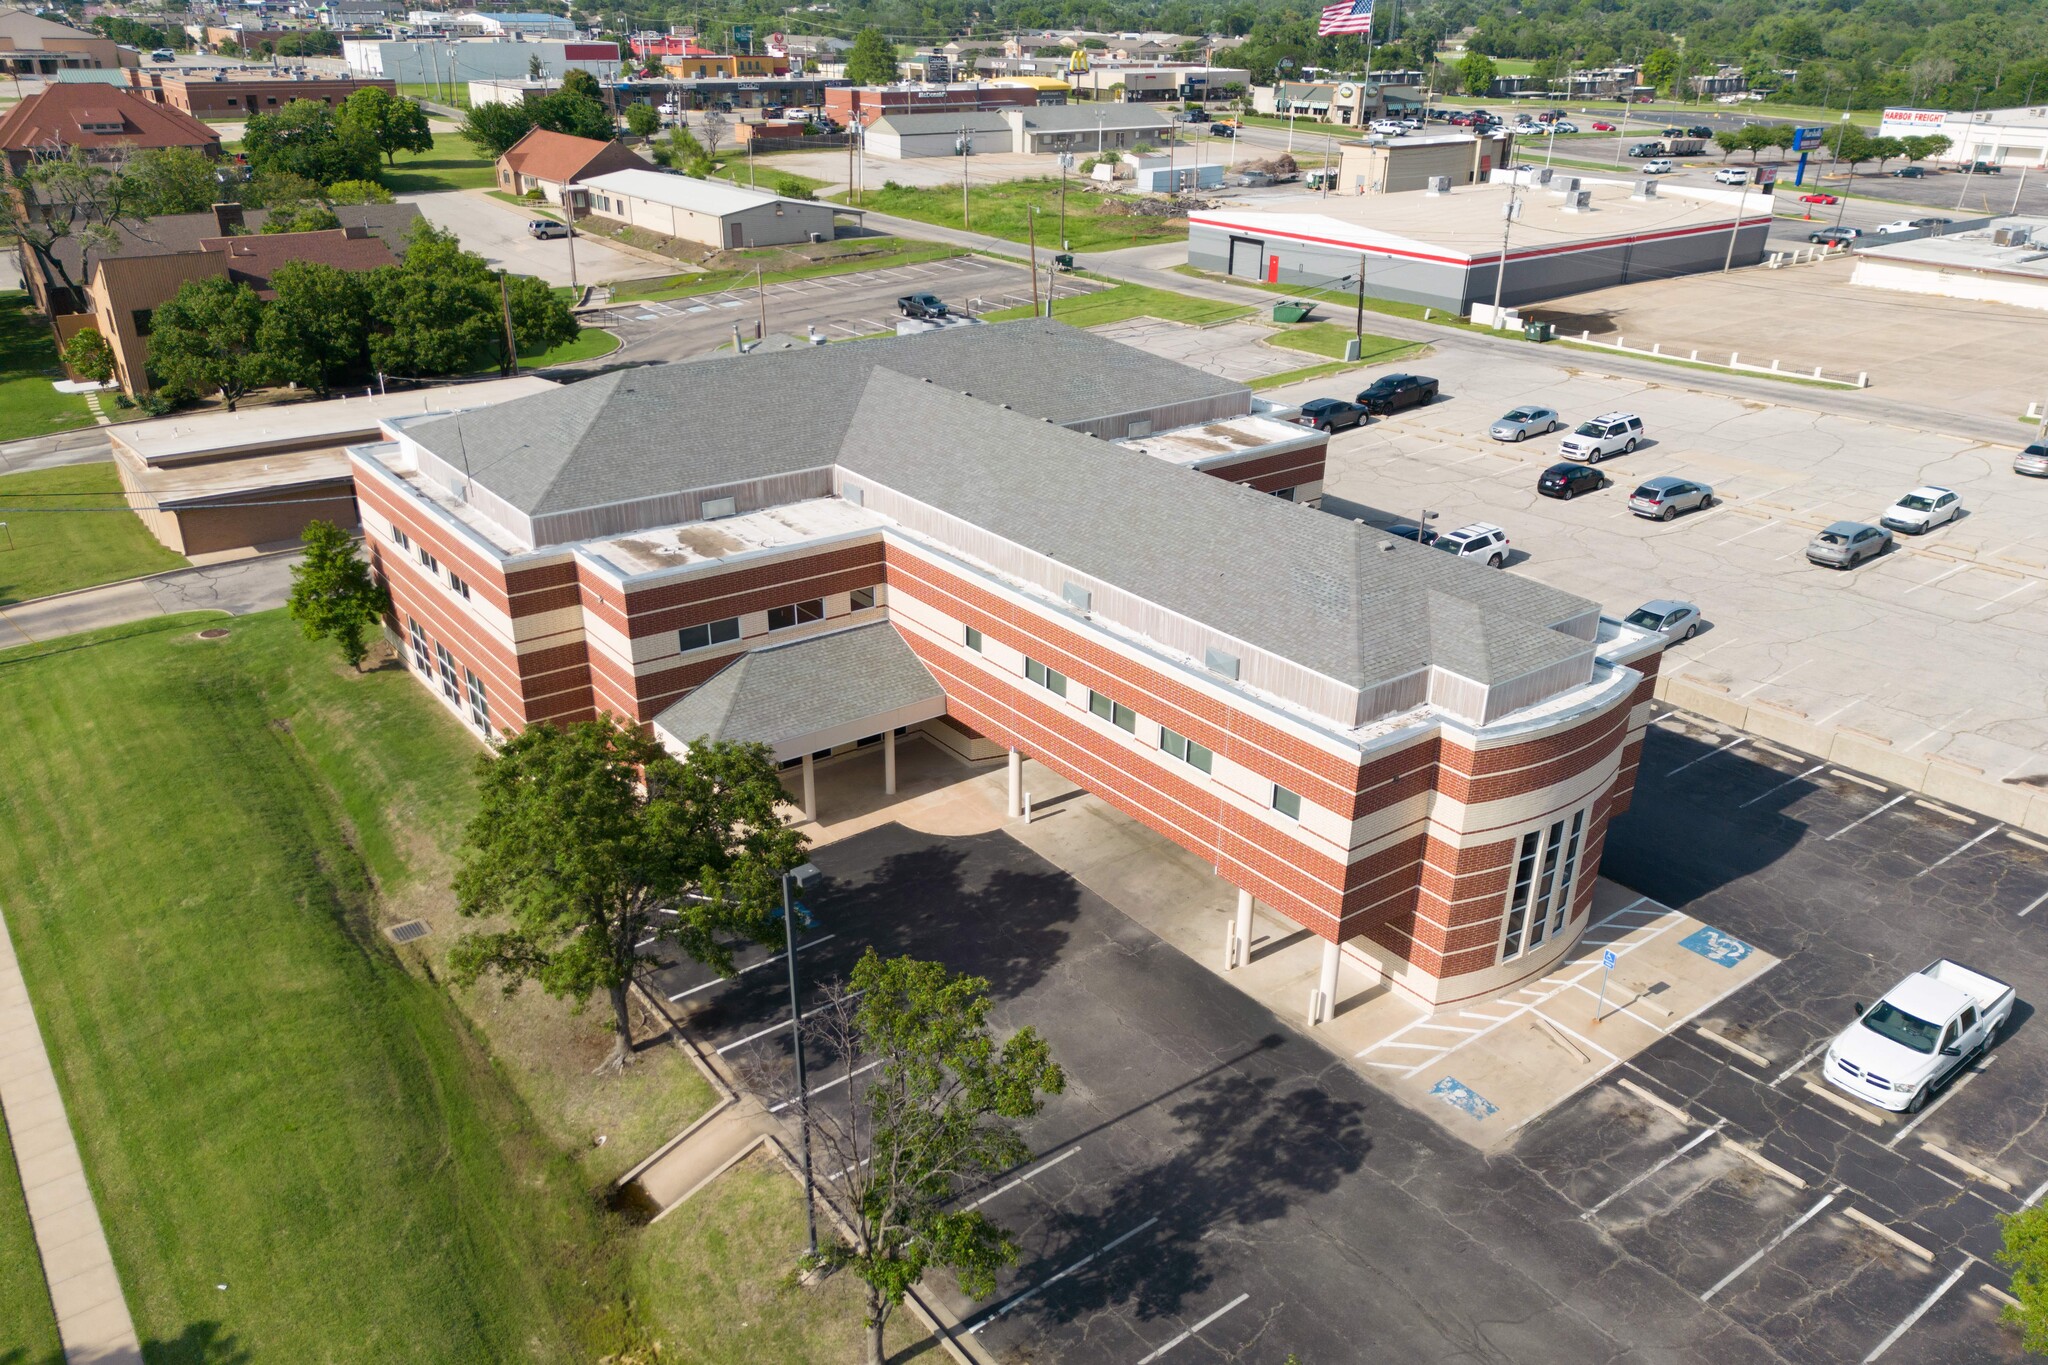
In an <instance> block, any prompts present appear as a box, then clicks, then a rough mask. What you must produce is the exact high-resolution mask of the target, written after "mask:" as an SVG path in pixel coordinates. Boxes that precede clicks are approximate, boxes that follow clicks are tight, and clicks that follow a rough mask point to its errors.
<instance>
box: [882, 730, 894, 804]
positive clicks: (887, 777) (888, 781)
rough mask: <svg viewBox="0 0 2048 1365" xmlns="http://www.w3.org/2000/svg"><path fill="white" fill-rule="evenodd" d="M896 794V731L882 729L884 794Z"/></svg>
mask: <svg viewBox="0 0 2048 1365" xmlns="http://www.w3.org/2000/svg"><path fill="white" fill-rule="evenodd" d="M895 794H896V732H895V731H894V730H884V731H882V795H884V796H894V795H895Z"/></svg>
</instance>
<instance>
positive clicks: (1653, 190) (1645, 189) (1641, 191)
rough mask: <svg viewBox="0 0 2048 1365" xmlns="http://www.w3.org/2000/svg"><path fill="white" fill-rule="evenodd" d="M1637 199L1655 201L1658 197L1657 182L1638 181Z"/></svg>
mask: <svg viewBox="0 0 2048 1365" xmlns="http://www.w3.org/2000/svg"><path fill="white" fill-rule="evenodd" d="M1635 197H1636V198H1638V199H1655V198H1656V197H1657V182H1656V181H1654V180H1638V181H1637V182H1636V193H1635Z"/></svg>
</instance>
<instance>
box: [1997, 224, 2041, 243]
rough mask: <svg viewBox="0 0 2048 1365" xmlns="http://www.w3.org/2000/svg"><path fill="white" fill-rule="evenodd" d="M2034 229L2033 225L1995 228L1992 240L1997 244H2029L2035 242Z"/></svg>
mask: <svg viewBox="0 0 2048 1365" xmlns="http://www.w3.org/2000/svg"><path fill="white" fill-rule="evenodd" d="M2033 240H2034V229H2032V228H2031V227H2002V228H1994V229H1993V230H1992V233H1991V241H1992V244H1993V245H1995V246H2028V245H2031V244H2032V243H2033Z"/></svg>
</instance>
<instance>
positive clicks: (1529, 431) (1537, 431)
mask: <svg viewBox="0 0 2048 1365" xmlns="http://www.w3.org/2000/svg"><path fill="white" fill-rule="evenodd" d="M1563 425H1564V422H1563V421H1562V420H1560V419H1559V417H1558V415H1557V412H1556V410H1555V409H1554V408H1534V407H1523V408H1509V409H1508V410H1507V412H1505V413H1504V414H1502V416H1501V419H1500V420H1499V421H1498V422H1495V423H1494V424H1493V426H1492V428H1491V429H1489V430H1488V432H1487V433H1486V434H1487V435H1489V436H1491V437H1493V439H1494V440H1496V441H1526V440H1528V439H1529V438H1530V437H1531V436H1548V435H1549V434H1550V433H1551V432H1553V431H1556V430H1557V429H1558V428H1559V427H1561V426H1563Z"/></svg>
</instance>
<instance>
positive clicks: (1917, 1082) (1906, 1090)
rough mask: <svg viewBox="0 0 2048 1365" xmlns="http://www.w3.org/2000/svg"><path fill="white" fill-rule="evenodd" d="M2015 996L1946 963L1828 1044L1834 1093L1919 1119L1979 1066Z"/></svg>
mask: <svg viewBox="0 0 2048 1365" xmlns="http://www.w3.org/2000/svg"><path fill="white" fill-rule="evenodd" d="M2012 1006H2013V989H2012V987H2010V986H2008V985H2006V984H2005V983H2004V982H2003V981H2000V980H1998V979H1997V978H1996V977H1991V976H1986V975H1984V973H1982V972H1973V971H1971V970H1970V969H1969V968H1968V967H1965V966H1963V965H1962V964H1961V963H1959V962H1951V961H1949V960H1948V959H1947V958H1943V959H1941V960H1940V961H1939V962H1936V963H1934V964H1932V965H1931V966H1927V967H1923V968H1921V969H1920V970H1919V971H1917V972H1915V973H1913V974H1912V975H1911V976H1909V977H1907V978H1906V979H1905V980H1904V981H1901V982H1900V983H1899V984H1898V985H1896V986H1894V987H1892V988H1891V989H1890V990H1888V991H1886V992H1885V993H1884V996H1883V998H1882V999H1880V1000H1879V1001H1878V1002H1877V1003H1876V1004H1875V1005H1872V1006H1871V1007H1870V1008H1869V1009H1867V1010H1866V1009H1864V1008H1863V1006H1862V1005H1860V1004H1859V1005H1858V1006H1856V1022H1855V1023H1853V1024H1851V1025H1849V1027H1848V1028H1846V1029H1843V1030H1842V1031H1841V1033H1839V1034H1837V1035H1836V1036H1835V1040H1834V1041H1833V1042H1832V1043H1829V1044H1828V1054H1827V1061H1826V1063H1825V1066H1824V1071H1825V1074H1826V1076H1827V1078H1828V1083H1829V1084H1830V1085H1834V1086H1837V1087H1839V1088H1841V1089H1843V1090H1846V1091H1848V1092H1849V1093H1850V1094H1852V1095H1854V1096H1855V1097H1856V1098H1857V1099H1860V1100H1867V1101H1868V1102H1869V1103H1871V1104H1874V1105H1877V1106H1878V1107H1879V1108H1880V1109H1891V1110H1894V1111H1903V1112H1905V1113H1913V1112H1915V1111H1916V1110H1918V1109H1919V1108H1920V1107H1921V1106H1922V1105H1924V1104H1926V1103H1927V1101H1928V1098H1929V1097H1930V1096H1932V1095H1933V1094H1934V1091H1935V1089H1936V1088H1937V1087H1938V1086H1940V1085H1941V1083H1942V1082H1943V1081H1945V1080H1947V1079H1948V1078H1949V1077H1951V1076H1953V1075H1954V1074H1955V1073H1956V1072H1958V1071H1961V1070H1962V1069H1963V1068H1964V1067H1966V1066H1968V1065H1969V1064H1970V1063H1971V1062H1972V1061H1974V1060H1975V1059H1976V1057H1977V1055H1978V1054H1979V1053H1981V1052H1982V1051H1984V1049H1985V1048H1986V1047H1987V1046H1989V1045H1990V1043H1991V1040H1992V1038H1994V1037H1995V1036H1997V1033H1998V1030H1999V1029H2000V1028H2002V1027H2004V1025H2005V1021H2006V1020H2007V1019H2008V1018H2010V1017H2011V1015H2012Z"/></svg>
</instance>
